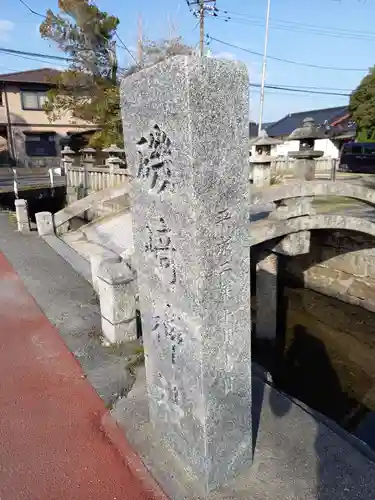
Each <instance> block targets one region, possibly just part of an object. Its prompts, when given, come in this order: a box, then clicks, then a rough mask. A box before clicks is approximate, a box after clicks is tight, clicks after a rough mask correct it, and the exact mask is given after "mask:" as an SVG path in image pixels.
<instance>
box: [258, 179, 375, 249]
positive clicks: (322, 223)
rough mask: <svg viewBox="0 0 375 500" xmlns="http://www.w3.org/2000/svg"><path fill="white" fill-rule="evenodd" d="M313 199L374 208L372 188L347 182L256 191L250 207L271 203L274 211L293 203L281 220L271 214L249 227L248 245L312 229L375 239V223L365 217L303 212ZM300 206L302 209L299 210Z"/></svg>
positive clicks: (300, 184) (282, 186) (320, 182)
mask: <svg viewBox="0 0 375 500" xmlns="http://www.w3.org/2000/svg"><path fill="white" fill-rule="evenodd" d="M315 196H324V197H328V196H333V197H335V196H336V197H347V198H352V199H354V200H357V201H361V202H363V203H364V204H366V205H368V206H370V207H375V190H374V189H371V188H368V187H364V186H362V185H357V184H349V183H346V182H333V181H326V182H322V181H310V182H306V181H305V182H296V183H293V184H285V185H276V186H270V187H266V188H261V189H256V190H253V192H252V206H253V207H254V206H257V205H258V206H260V207H261V206H264V205H267V204H268V205H269V204H271V203H274V204H275V208H276V211H277V207H278V206H280V205H281V204H282V203H283V202H284V201H292V204H289V205H288V204H287V205H286V210H285V213H284V215H282V216H281V217H280V218H273V217H272V212H271V216H270V215H269V216H268V217H266V218H262V219H261V220H257V221H256V222H252V223H251V224H250V228H251V231H250V241H251V243H250V244H251V246H255V245H258V244H260V243H263V242H266V241H268V240H273V239H276V238H280V237H283V236H287V235H289V234H294V233H298V232H301V231H311V230H315V229H343V230H349V231H357V232H360V233H365V234H368V235H371V236H375V222H372V221H371V220H369V219H368V218H365V217H358V216H351V215H345V214H339V213H332V212H331V213H323V214H316V213H313V211H311V210H308V209H307V210H306V205H305V206H303V203H304V202H305V201H306V200H309V201H311V199H312V198H313V197H315ZM299 207H301V208H302V210H298V208H299Z"/></svg>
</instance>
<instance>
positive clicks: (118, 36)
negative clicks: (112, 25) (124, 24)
mask: <svg viewBox="0 0 375 500" xmlns="http://www.w3.org/2000/svg"><path fill="white" fill-rule="evenodd" d="M115 35H116V38H117V40H118V41H119V42H120V43H121V46H122V48H123V49H125V50H126V52H127V53H128V54H129V55H130V56H131V58H132V59H133V60H134V61H135V63H136V64H138V61H137V59H136V58H135V57H134V56H133V54H132V53H131V51H130V49H129V48H128V47H127V46H126V45H125V43H124V42H123V41H122V40H121V38H120V35H119V34H118V33H117V31H115Z"/></svg>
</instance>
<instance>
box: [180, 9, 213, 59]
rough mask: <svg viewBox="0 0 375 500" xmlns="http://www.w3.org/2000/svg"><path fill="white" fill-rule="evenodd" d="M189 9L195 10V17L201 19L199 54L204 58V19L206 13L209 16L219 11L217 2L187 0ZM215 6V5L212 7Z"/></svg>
mask: <svg viewBox="0 0 375 500" xmlns="http://www.w3.org/2000/svg"><path fill="white" fill-rule="evenodd" d="M186 3H187V5H188V7H189V8H190V10H191V8H192V7H195V9H193V11H192V12H193V14H194V16H195V17H198V18H199V53H200V56H201V57H203V56H204V35H205V33H204V18H205V16H206V12H207V13H208V14H209V15H214V13H215V12H216V11H217V9H216V0H186ZM212 4H213V5H212Z"/></svg>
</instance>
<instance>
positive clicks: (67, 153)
mask: <svg viewBox="0 0 375 500" xmlns="http://www.w3.org/2000/svg"><path fill="white" fill-rule="evenodd" d="M74 155H75V152H74V151H73V150H72V149H70V147H69V146H64V148H63V150H62V151H61V174H62V175H65V181H66V201H67V203H68V205H69V203H73V202H74V201H76V200H77V197H78V196H77V190H76V187H75V186H74V185H73V184H72V171H71V168H72V166H73V161H74Z"/></svg>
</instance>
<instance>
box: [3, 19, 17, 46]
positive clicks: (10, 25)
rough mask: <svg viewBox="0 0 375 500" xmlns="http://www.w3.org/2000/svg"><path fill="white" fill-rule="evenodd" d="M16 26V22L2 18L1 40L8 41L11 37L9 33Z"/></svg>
mask: <svg viewBox="0 0 375 500" xmlns="http://www.w3.org/2000/svg"><path fill="white" fill-rule="evenodd" d="M13 28H14V23H12V21H8V20H7V19H0V40H2V41H6V40H8V39H9V34H10V32H11V31H12V30H13Z"/></svg>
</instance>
